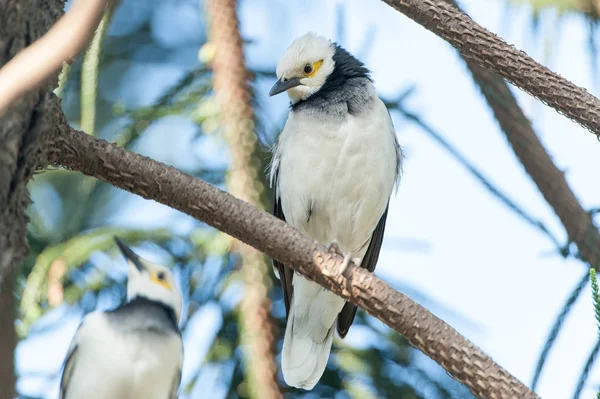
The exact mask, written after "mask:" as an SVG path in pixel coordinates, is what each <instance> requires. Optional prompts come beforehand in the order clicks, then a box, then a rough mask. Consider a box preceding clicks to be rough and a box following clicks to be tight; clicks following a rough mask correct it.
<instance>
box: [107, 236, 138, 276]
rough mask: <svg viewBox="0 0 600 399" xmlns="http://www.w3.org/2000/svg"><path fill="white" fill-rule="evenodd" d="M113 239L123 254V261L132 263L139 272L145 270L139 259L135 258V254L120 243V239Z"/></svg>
mask: <svg viewBox="0 0 600 399" xmlns="http://www.w3.org/2000/svg"><path fill="white" fill-rule="evenodd" d="M114 239H115V242H116V243H117V245H118V246H119V249H120V250H121V252H122V253H123V256H124V257H125V259H127V260H129V261H131V263H133V264H134V266H135V267H136V269H138V270H139V271H141V272H143V271H144V270H146V268H145V267H144V264H143V263H142V260H141V259H140V257H139V256H137V255H136V253H135V252H133V251H132V250H131V248H129V247H128V246H127V245H125V243H124V242H123V241H121V239H119V238H118V237H114Z"/></svg>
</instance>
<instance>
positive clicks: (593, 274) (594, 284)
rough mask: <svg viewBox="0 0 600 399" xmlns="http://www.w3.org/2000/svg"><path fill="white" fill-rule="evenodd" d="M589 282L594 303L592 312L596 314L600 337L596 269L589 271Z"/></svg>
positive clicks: (599, 298)
mask: <svg viewBox="0 0 600 399" xmlns="http://www.w3.org/2000/svg"><path fill="white" fill-rule="evenodd" d="M590 280H591V284H592V300H593V301H594V311H595V313H596V322H597V323H598V329H599V335H600V293H599V289H598V280H597V278H596V269H594V268H591V269H590Z"/></svg>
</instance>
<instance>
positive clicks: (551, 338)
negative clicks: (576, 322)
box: [531, 273, 589, 391]
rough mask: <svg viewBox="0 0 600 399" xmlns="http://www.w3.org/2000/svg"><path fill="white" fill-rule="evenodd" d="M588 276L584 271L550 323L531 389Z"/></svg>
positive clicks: (534, 386)
mask: <svg viewBox="0 0 600 399" xmlns="http://www.w3.org/2000/svg"><path fill="white" fill-rule="evenodd" d="M588 278H589V274H588V273H585V275H584V276H583V278H582V279H581V280H580V281H579V283H578V284H577V285H576V286H575V289H574V290H573V292H571V295H569V298H567V301H566V302H565V304H564V306H563V308H562V310H561V311H560V314H559V315H558V317H557V318H556V321H555V322H554V324H553V325H552V328H551V329H550V334H548V338H546V343H545V344H544V348H543V349H542V353H541V354H540V357H539V359H538V362H537V365H536V366H535V373H534V375H533V380H532V382H531V389H533V390H534V391H535V388H536V387H537V384H538V382H539V379H540V376H541V375H542V370H543V369H544V365H545V364H546V359H547V358H548V354H549V353H550V349H552V346H553V345H554V342H555V341H556V338H558V333H559V332H560V330H561V329H562V326H563V324H564V322H565V320H566V318H567V315H568V314H569V313H570V312H571V309H572V308H573V305H574V304H575V301H577V298H579V296H580V295H581V293H582V292H583V289H584V288H585V287H586V285H587V281H588Z"/></svg>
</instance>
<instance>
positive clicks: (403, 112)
mask: <svg viewBox="0 0 600 399" xmlns="http://www.w3.org/2000/svg"><path fill="white" fill-rule="evenodd" d="M392 107H393V109H395V110H397V111H398V112H400V114H401V115H402V116H404V117H405V118H407V119H409V120H410V121H412V122H413V123H415V124H416V125H417V126H419V127H420V128H421V129H423V131H424V132H425V133H427V134H429V135H430V136H431V137H433V139H434V140H435V141H437V142H438V143H439V144H440V145H441V146H442V147H443V148H444V149H445V150H446V151H448V152H449V153H450V155H452V156H453V157H454V159H456V161H457V162H458V163H459V164H461V165H463V166H464V167H465V168H466V169H467V170H468V171H469V172H470V173H471V174H472V175H473V176H474V177H475V179H477V180H478V181H479V183H481V184H482V185H483V186H484V187H485V188H486V189H487V190H488V191H489V192H490V193H491V194H492V195H493V196H494V197H496V198H498V199H499V200H500V201H501V202H502V203H504V205H506V206H507V207H508V208H509V209H510V210H512V211H513V212H515V213H516V214H517V215H519V216H520V217H521V218H522V219H523V220H525V221H526V222H527V223H529V224H530V225H531V226H533V227H535V228H536V229H537V230H539V231H541V232H542V233H543V234H545V235H546V236H547V237H548V238H549V239H550V241H552V242H553V243H554V245H555V246H556V249H557V251H558V252H560V253H562V251H563V248H562V246H561V244H560V242H559V241H558V239H557V238H556V237H554V235H553V234H552V233H551V232H550V230H549V229H548V228H547V227H546V225H544V223H542V221H540V220H538V219H536V218H534V217H533V216H531V215H529V214H528V213H527V212H526V211H525V210H523V209H522V208H521V207H520V206H519V205H517V204H516V203H515V202H514V201H513V200H511V199H510V198H509V197H508V196H507V195H506V194H504V193H502V191H500V189H499V188H497V187H496V186H495V185H494V184H493V183H492V182H491V181H490V180H489V179H488V178H486V177H485V176H483V174H482V173H481V172H479V171H478V170H477V168H476V167H475V166H473V164H471V162H469V161H468V160H467V159H466V158H465V157H464V156H463V155H462V154H461V153H460V152H459V151H458V150H457V149H456V148H454V147H453V146H452V145H451V144H450V143H449V142H448V141H446V139H445V138H444V137H443V136H442V135H441V134H439V133H438V132H436V131H435V130H434V129H433V128H432V127H430V126H429V125H427V124H426V123H425V122H423V120H422V119H421V118H420V117H419V116H418V115H415V114H413V113H411V112H409V111H407V110H406V109H405V108H404V107H403V106H402V105H401V104H399V103H398V104H394V105H392Z"/></svg>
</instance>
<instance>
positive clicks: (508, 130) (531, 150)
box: [465, 60, 600, 270]
mask: <svg viewBox="0 0 600 399" xmlns="http://www.w3.org/2000/svg"><path fill="white" fill-rule="evenodd" d="M465 61H466V63H467V67H468V68H469V70H470V72H471V74H472V75H473V79H474V80H475V82H476V83H477V85H478V86H479V87H480V89H481V92H482V93H483V95H484V97H485V99H486V100H487V102H488V105H489V106H490V108H491V109H492V111H493V113H494V116H495V117H496V120H497V121H498V123H499V124H500V127H501V129H502V131H503V132H504V134H505V135H506V138H507V139H508V141H509V143H510V144H511V146H512V148H513V150H514V152H515V155H516V156H517V158H518V159H519V160H520V162H521V164H523V167H524V168H525V170H526V171H527V173H528V174H529V175H530V176H531V178H532V179H533V181H534V182H535V184H536V185H537V187H538V189H539V190H540V192H541V193H542V195H543V196H544V198H545V199H546V201H547V202H548V204H550V206H552V208H553V209H554V212H555V213H556V215H557V216H558V217H559V219H560V220H561V222H562V224H563V226H564V228H565V230H566V231H567V234H568V235H569V239H570V240H571V241H572V242H574V243H575V244H576V245H577V248H578V250H579V253H580V256H581V258H582V259H583V260H584V261H586V262H588V263H589V264H590V265H591V266H592V267H594V268H595V269H596V270H600V233H599V232H598V229H597V228H596V226H595V225H594V223H593V221H592V217H591V216H590V214H589V213H588V212H586V211H585V209H583V207H582V206H581V204H580V203H579V201H578V200H577V198H576V197H575V194H574V193H573V191H572V190H571V188H570V187H569V185H568V184H567V181H566V179H565V175H564V173H563V172H561V171H560V170H559V169H558V168H557V167H556V165H554V163H553V162H552V159H551V158H550V156H549V155H548V153H547V152H546V149H545V148H544V146H543V145H542V143H541V142H540V140H539V139H538V137H537V135H536V134H535V132H534V131H533V128H532V127H531V123H530V122H529V120H527V118H526V117H525V114H524V113H523V111H522V110H521V108H520V107H519V104H518V103H517V100H516V98H515V97H514V95H513V94H512V93H511V91H510V89H509V87H508V85H507V84H506V83H505V82H504V80H503V79H502V78H501V77H499V76H497V75H494V74H493V73H492V72H490V71H488V70H486V69H484V68H482V67H480V66H478V65H477V64H476V63H475V62H473V61H470V60H465ZM565 95H567V94H566V93H565ZM581 108H582V109H583V108H585V106H584V104H581Z"/></svg>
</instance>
